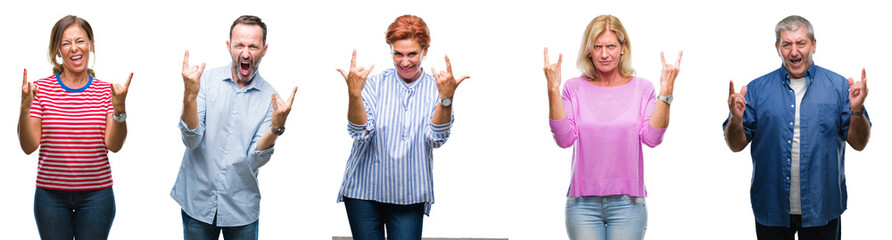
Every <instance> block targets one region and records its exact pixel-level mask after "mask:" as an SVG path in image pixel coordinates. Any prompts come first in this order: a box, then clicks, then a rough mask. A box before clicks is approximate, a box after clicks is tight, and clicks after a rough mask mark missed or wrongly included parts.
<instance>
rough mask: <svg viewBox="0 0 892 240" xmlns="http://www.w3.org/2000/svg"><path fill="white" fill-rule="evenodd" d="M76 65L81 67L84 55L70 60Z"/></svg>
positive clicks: (72, 57)
mask: <svg viewBox="0 0 892 240" xmlns="http://www.w3.org/2000/svg"><path fill="white" fill-rule="evenodd" d="M68 59H69V60H71V63H72V64H74V65H80V64H81V62H83V60H84V55H75V56H71V57H69V58H68Z"/></svg>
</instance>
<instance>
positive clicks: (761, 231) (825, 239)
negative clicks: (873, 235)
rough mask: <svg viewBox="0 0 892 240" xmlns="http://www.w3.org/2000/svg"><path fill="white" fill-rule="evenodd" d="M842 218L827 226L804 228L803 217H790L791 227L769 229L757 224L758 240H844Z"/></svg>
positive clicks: (832, 221)
mask: <svg viewBox="0 0 892 240" xmlns="http://www.w3.org/2000/svg"><path fill="white" fill-rule="evenodd" d="M841 218H842V217H838V218H836V219H833V220H830V222H828V223H827V225H824V226H817V227H802V215H790V227H769V226H765V225H762V224H759V222H756V238H757V239H759V240H793V239H794V237H793V235H796V234H797V233H798V234H799V239H800V240H839V239H840V238H842V228H841V226H842V223H841V221H842V220H840V219H841Z"/></svg>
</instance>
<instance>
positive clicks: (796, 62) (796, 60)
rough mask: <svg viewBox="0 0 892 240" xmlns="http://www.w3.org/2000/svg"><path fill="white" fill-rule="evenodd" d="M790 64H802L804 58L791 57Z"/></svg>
mask: <svg viewBox="0 0 892 240" xmlns="http://www.w3.org/2000/svg"><path fill="white" fill-rule="evenodd" d="M790 64H791V65H794V66H799V64H802V58H800V59H790Z"/></svg>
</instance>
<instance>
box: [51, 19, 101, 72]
mask: <svg viewBox="0 0 892 240" xmlns="http://www.w3.org/2000/svg"><path fill="white" fill-rule="evenodd" d="M72 24H77V25H78V26H80V28H81V29H83V30H84V32H85V33H86V34H87V41H89V42H90V48H89V49H90V50H89V51H90V52H93V51H95V48H94V47H93V28H92V27H90V23H88V22H87V20H84V19H83V18H79V17H77V16H72V15H68V16H65V17H62V19H59V21H56V25H53V31H52V32H51V33H50V46H49V48H48V49H47V57H48V58H49V60H50V63H52V64H53V74H58V73H61V72H62V70H64V67H63V66H62V64H61V63H58V62H56V54H58V53H59V51H60V49H61V48H62V34H63V33H64V32H65V29H67V28H68V27H69V26H71V25H72ZM90 58H93V56H90ZM91 61H95V60H92V59H91ZM87 74H89V75H90V76H94V77H95V76H96V73H95V72H93V69H91V68H87Z"/></svg>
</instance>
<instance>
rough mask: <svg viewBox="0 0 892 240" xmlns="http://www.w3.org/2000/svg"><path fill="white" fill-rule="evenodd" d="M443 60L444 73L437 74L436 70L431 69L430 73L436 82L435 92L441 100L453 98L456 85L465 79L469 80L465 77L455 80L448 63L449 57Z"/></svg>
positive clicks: (450, 65)
mask: <svg viewBox="0 0 892 240" xmlns="http://www.w3.org/2000/svg"><path fill="white" fill-rule="evenodd" d="M444 58H445V59H446V71H440V72H437V70H436V69H434V68H431V73H433V76H434V79H435V80H436V81H437V91H439V92H440V97H441V98H442V97H453V96H454V95H455V89H456V88H458V85H459V84H461V83H462V82H463V81H465V79H468V78H471V77H469V76H467V75H465V76H461V77H459V78H458V79H456V78H455V76H454V75H453V74H452V62H450V61H449V56H445V57H444Z"/></svg>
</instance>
